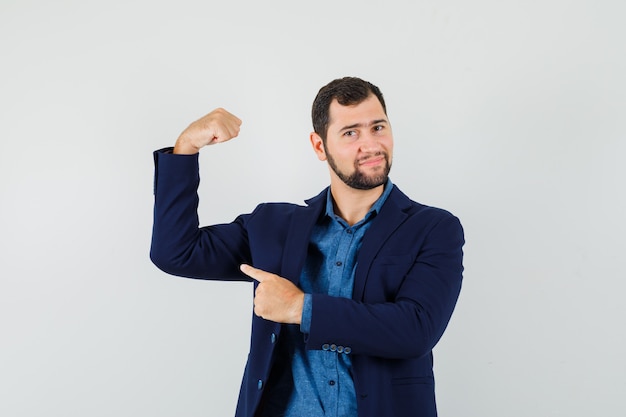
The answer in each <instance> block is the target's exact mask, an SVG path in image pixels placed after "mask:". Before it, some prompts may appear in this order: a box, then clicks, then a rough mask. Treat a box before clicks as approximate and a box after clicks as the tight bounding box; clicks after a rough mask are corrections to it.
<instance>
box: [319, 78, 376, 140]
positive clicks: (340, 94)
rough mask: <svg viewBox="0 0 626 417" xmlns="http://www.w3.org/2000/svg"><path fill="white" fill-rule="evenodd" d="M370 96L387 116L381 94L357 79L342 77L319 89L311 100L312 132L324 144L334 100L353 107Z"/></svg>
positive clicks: (367, 83) (373, 86) (369, 84)
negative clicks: (373, 97) (377, 102)
mask: <svg viewBox="0 0 626 417" xmlns="http://www.w3.org/2000/svg"><path fill="white" fill-rule="evenodd" d="M372 94H373V95H375V96H376V98H378V101H380V104H381V105H382V106H383V110H384V112H385V114H387V107H386V106H385V100H384V98H383V93H381V92H380V89H379V88H378V87H376V86H375V85H374V84H372V83H370V82H368V81H364V80H362V79H360V78H357V77H344V78H338V79H336V80H333V81H331V82H330V83H328V84H326V85H325V86H324V87H322V88H320V91H319V92H318V93H317V96H316V97H315V100H313V108H312V109H311V118H312V119H313V130H314V131H315V133H317V134H318V135H320V137H321V138H322V140H323V141H324V143H326V134H327V133H328V124H329V123H330V114H329V111H330V103H332V101H333V100H335V99H336V100H337V102H338V103H339V104H341V105H342V106H350V105H355V104H359V103H361V102H363V101H365V100H366V99H367V98H368V97H369V96H370V95H372Z"/></svg>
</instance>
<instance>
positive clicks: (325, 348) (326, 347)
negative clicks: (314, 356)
mask: <svg viewBox="0 0 626 417" xmlns="http://www.w3.org/2000/svg"><path fill="white" fill-rule="evenodd" d="M328 349H330V345H329V344H328V343H324V344H323V345H322V350H328Z"/></svg>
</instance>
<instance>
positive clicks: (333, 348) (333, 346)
mask: <svg viewBox="0 0 626 417" xmlns="http://www.w3.org/2000/svg"><path fill="white" fill-rule="evenodd" d="M336 350H337V345H336V344H334V343H333V344H332V345H330V351H331V352H334V351H336Z"/></svg>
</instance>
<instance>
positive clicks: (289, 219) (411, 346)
mask: <svg viewBox="0 0 626 417" xmlns="http://www.w3.org/2000/svg"><path fill="white" fill-rule="evenodd" d="M312 117H313V127H314V132H313V133H311V135H310V141H311V145H312V147H313V150H314V152H315V154H316V155H317V157H318V158H319V159H320V160H322V161H326V162H327V163H328V167H329V173H330V186H329V187H328V188H327V189H325V190H323V191H322V192H321V193H320V194H319V195H318V196H316V197H314V198H312V199H310V200H308V201H307V202H306V203H307V205H306V206H299V205H294V204H286V203H269V204H260V205H259V206H258V207H257V208H256V209H255V210H254V212H252V213H251V214H245V215H240V216H239V217H237V219H235V221H234V222H232V223H230V224H223V225H215V226H208V227H203V228H199V227H198V216H197V206H198V196H197V187H198V182H199V174H198V157H197V154H198V152H199V150H200V149H201V148H203V147H205V146H208V145H214V144H218V143H221V142H225V141H227V140H230V139H233V138H235V137H237V135H238V134H239V127H240V125H241V120H239V119H238V118H237V117H236V116H234V115H232V114H230V113H228V112H227V111H226V110H223V109H217V110H214V111H213V112H211V113H209V114H207V115H206V116H204V117H203V118H201V119H199V120H197V121H196V122H194V123H192V124H191V125H190V126H189V127H188V128H187V129H186V130H185V131H183V133H182V134H181V135H180V137H179V138H178V140H177V141H176V145H175V147H174V149H173V151H172V149H171V148H170V149H164V150H161V151H157V152H155V164H156V169H155V170H156V173H155V176H156V177H155V178H156V179H155V211H154V213H155V218H154V230H153V237H152V249H151V258H152V261H153V262H154V263H155V264H156V265H157V266H158V267H159V268H161V269H162V270H163V271H165V272H168V273H170V274H174V275H180V276H185V277H193V278H204V279H216V280H249V281H253V282H254V288H255V296H254V316H253V318H252V340H251V347H250V355H249V358H248V362H247V365H246V369H245V373H244V376H243V382H242V386H241V391H240V396H239V402H238V405H237V412H236V415H237V416H249V417H252V416H272V417H275V416H297V417H302V416H306V417H315V416H361V417H365V416H367V417H381V416H385V417H387V416H402V417H404V416H407V417H408V416H419V417H431V416H436V415H437V411H436V406H435V390H434V379H433V370H432V349H433V347H434V346H435V344H436V343H437V341H438V340H439V339H440V337H441V336H442V334H443V332H444V330H445V328H446V326H447V324H448V321H449V319H450V317H451V315H452V312H453V310H454V306H455V304H456V301H457V298H458V295H459V291H460V289H461V280H462V271H463V266H462V257H463V253H462V247H463V244H464V237H463V230H462V227H461V225H460V223H459V221H458V219H457V218H456V217H454V216H453V215H451V214H450V213H448V212H447V211H444V210H441V209H437V208H433V207H428V206H424V205H422V204H419V203H416V202H414V201H411V200H410V199H409V198H408V197H407V196H406V195H404V194H403V193H402V192H401V191H400V190H399V189H398V188H397V187H396V186H395V185H393V184H392V183H391V181H390V180H389V178H388V174H389V170H390V169H391V162H392V156H393V136H392V131H391V125H390V123H389V120H388V119H387V114H386V107H385V102H384V99H383V96H382V94H381V93H380V90H379V89H378V88H377V87H376V86H374V85H373V84H371V83H369V82H367V81H363V80H361V79H358V78H352V77H347V78H342V79H338V80H334V81H332V82H330V83H329V84H328V85H326V86H324V87H322V88H321V89H320V91H319V93H318V95H317V97H316V98H315V101H314V103H313V111H312Z"/></svg>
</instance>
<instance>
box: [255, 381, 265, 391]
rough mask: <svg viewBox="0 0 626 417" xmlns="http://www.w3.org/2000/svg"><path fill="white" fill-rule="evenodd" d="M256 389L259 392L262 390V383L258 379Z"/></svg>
mask: <svg viewBox="0 0 626 417" xmlns="http://www.w3.org/2000/svg"><path fill="white" fill-rule="evenodd" d="M256 387H257V389H259V390H261V389H262V388H263V381H262V380H260V379H259V382H257V384H256Z"/></svg>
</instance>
